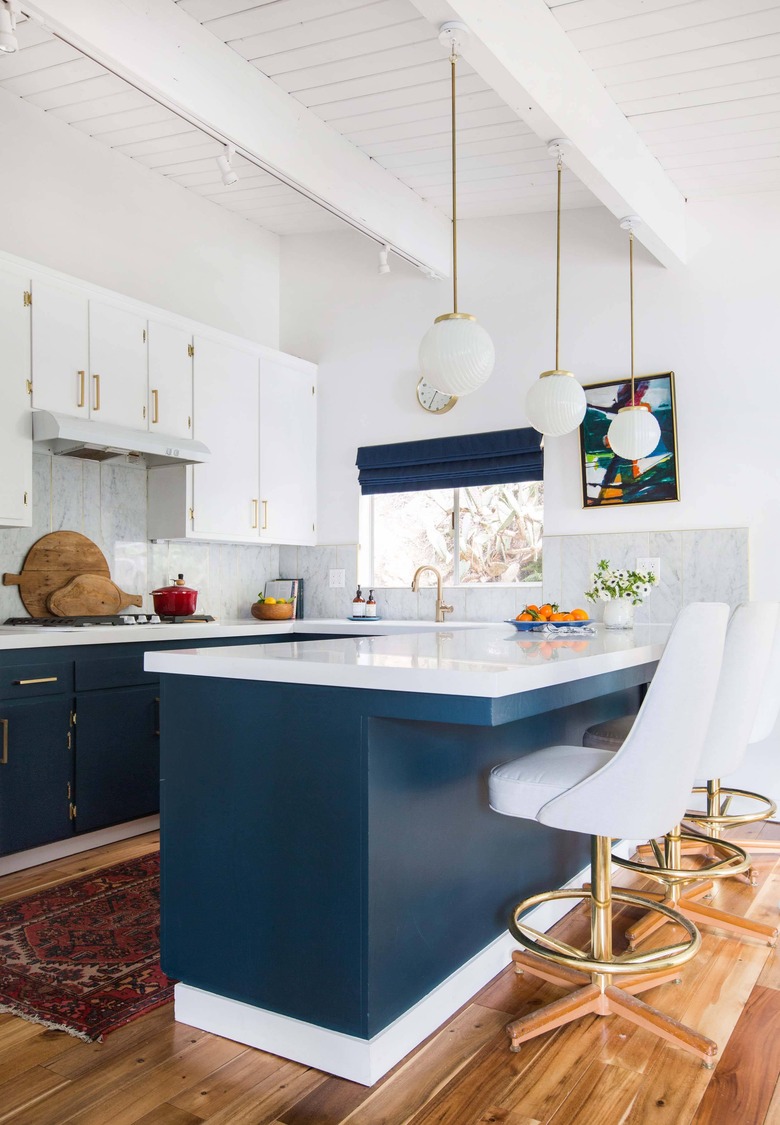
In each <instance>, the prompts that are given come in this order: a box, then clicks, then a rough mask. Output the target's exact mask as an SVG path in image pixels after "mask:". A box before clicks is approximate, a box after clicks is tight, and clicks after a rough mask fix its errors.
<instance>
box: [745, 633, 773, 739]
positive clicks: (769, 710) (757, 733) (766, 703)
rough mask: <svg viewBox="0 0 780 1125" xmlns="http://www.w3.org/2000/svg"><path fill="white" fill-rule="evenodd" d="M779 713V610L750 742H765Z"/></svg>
mask: <svg viewBox="0 0 780 1125" xmlns="http://www.w3.org/2000/svg"><path fill="white" fill-rule="evenodd" d="M778 715H780V612H778V624H777V628H776V629H775V636H774V643H773V645H772V652H771V655H770V657H769V665H768V667H767V670H766V675H765V676H764V683H763V687H762V689H761V699H760V700H759V703H758V710H757V711H756V718H755V722H754V723H753V729H752V730H751V732H750V738H749V739H748V742H763V741H764V739H765V738H769V736H770V734H771V733H772V731H773V730H774V729H775V726H776V725H777V717H778Z"/></svg>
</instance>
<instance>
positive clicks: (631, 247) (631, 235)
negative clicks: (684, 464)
mask: <svg viewBox="0 0 780 1125" xmlns="http://www.w3.org/2000/svg"><path fill="white" fill-rule="evenodd" d="M628 272H629V293H630V303H631V405H632V406H636V403H635V401H634V232H633V230H630V231H629V232H628Z"/></svg>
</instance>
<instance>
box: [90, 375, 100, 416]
mask: <svg viewBox="0 0 780 1125" xmlns="http://www.w3.org/2000/svg"><path fill="white" fill-rule="evenodd" d="M92 378H93V379H94V380H95V405H94V406H93V407H92V409H93V410H100V376H99V375H93V376H92Z"/></svg>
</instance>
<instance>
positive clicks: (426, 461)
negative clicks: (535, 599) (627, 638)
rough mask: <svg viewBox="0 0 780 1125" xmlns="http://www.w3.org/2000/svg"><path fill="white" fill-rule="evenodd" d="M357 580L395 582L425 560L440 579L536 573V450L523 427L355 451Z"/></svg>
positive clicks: (465, 582)
mask: <svg viewBox="0 0 780 1125" xmlns="http://www.w3.org/2000/svg"><path fill="white" fill-rule="evenodd" d="M356 464H357V468H358V481H359V484H360V491H361V493H362V495H363V500H362V506H361V536H360V541H361V547H362V548H363V554H362V556H361V565H360V575H361V581H363V582H364V583H365V584H366V585H368V586H374V587H377V588H387V587H393V586H399V587H405V586H408V585H409V583H410V582H411V578H412V575H413V574H414V571H415V569H416V568H417V567H418V566H420V565H422V564H423V563H430V564H431V565H433V566H435V567H437V568H438V569H439V570H440V571H441V575H442V579H443V580H444V582H445V583H446V584H447V585H448V586H472V587H473V586H485V585H489V584H494V585H505V586H506V585H519V584H520V583H526V582H527V583H531V582H533V583H536V584H538V583H539V582H540V581H541V577H542V524H543V506H544V484H543V483H542V482H543V478H544V451H543V449H542V447H541V443H540V436H539V434H538V433H537V432H536V430H532V429H529V428H525V429H514V430H491V431H489V432H487V433H480V434H459V435H455V436H453V437H443V438H430V439H428V440H426V441H406V442H396V443H394V444H390V445H364V446H361V447H360V448H359V449H358V451H357V461H356Z"/></svg>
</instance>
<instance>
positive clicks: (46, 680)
mask: <svg viewBox="0 0 780 1125" xmlns="http://www.w3.org/2000/svg"><path fill="white" fill-rule="evenodd" d="M56 682H57V677H56V676H39V678H38V679H37V680H14V687H24V685H25V684H56Z"/></svg>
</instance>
